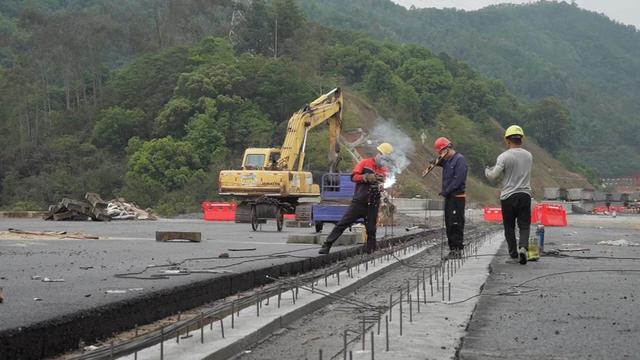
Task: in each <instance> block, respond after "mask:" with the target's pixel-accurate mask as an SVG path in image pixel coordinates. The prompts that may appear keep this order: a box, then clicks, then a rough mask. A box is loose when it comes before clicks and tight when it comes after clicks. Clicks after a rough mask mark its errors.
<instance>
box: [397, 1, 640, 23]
mask: <svg viewBox="0 0 640 360" xmlns="http://www.w3.org/2000/svg"><path fill="white" fill-rule="evenodd" d="M392 1H394V2H396V3H398V4H400V5H403V6H406V7H409V6H411V5H415V6H416V7H435V8H453V7H454V8H457V9H465V10H477V9H480V8H483V7H485V6H487V5H493V4H501V3H515V4H523V3H530V2H535V1H532V0H506V1H505V0H502V1H500V0H392ZM567 2H569V1H567ZM576 3H577V4H578V6H579V7H581V8H583V9H587V10H592V11H595V12H599V13H604V14H605V15H607V16H608V17H610V18H611V19H613V20H616V21H618V22H621V23H624V24H628V25H634V26H635V27H636V28H638V29H640V0H576Z"/></svg>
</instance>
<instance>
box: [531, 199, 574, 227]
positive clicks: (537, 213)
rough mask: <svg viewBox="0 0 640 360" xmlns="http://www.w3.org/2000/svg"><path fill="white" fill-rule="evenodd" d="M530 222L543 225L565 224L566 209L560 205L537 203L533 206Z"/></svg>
mask: <svg viewBox="0 0 640 360" xmlns="http://www.w3.org/2000/svg"><path fill="white" fill-rule="evenodd" d="M531 223H532V224H537V223H541V224H542V225H544V226H567V211H566V210H565V209H564V207H562V206H560V205H553V204H538V205H536V206H535V207H534V208H533V213H532V214H531Z"/></svg>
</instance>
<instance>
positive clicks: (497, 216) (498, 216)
mask: <svg viewBox="0 0 640 360" xmlns="http://www.w3.org/2000/svg"><path fill="white" fill-rule="evenodd" d="M484 221H488V222H502V209H501V208H490V207H486V208H484Z"/></svg>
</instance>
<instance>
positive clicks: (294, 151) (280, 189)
mask: <svg viewBox="0 0 640 360" xmlns="http://www.w3.org/2000/svg"><path fill="white" fill-rule="evenodd" d="M343 102H344V100H343V96H342V92H341V91H340V89H339V88H336V89H333V90H331V91H330V92H328V93H326V94H324V95H322V96H320V97H319V98H317V99H316V100H314V101H313V102H311V103H309V104H308V105H306V106H304V107H303V108H302V109H300V110H298V111H296V112H295V113H294V114H293V115H292V116H291V118H290V119H289V122H288V123H287V134H286V136H285V139H284V143H283V145H282V147H281V148H279V149H278V148H249V149H247V150H246V151H245V154H244V159H243V162H242V169H241V170H224V171H221V172H220V176H219V193H220V194H221V195H231V196H234V197H236V198H237V199H239V200H241V201H242V200H243V199H247V200H250V199H256V198H260V197H268V198H271V199H278V200H280V201H283V202H286V203H289V204H291V205H293V206H294V207H295V205H296V204H297V202H298V199H299V198H301V197H316V196H319V194H320V188H319V186H318V185H317V184H313V179H312V176H311V173H310V172H305V171H302V170H303V166H304V160H305V149H306V144H307V137H308V133H309V131H310V130H311V129H313V128H315V127H316V126H318V125H321V124H323V123H325V122H327V123H328V125H329V160H330V162H331V165H332V168H331V169H330V171H334V169H333V166H335V164H336V162H337V159H338V153H339V145H338V139H339V136H340V131H341V130H342V108H343Z"/></svg>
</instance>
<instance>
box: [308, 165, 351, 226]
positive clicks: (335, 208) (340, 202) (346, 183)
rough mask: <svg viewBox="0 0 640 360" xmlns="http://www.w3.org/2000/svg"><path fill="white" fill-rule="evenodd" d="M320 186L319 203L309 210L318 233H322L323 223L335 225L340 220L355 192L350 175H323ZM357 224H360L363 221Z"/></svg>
mask: <svg viewBox="0 0 640 360" xmlns="http://www.w3.org/2000/svg"><path fill="white" fill-rule="evenodd" d="M320 186H321V190H320V203H319V204H314V205H313V206H312V208H311V219H312V222H313V224H314V225H315V228H316V232H318V233H319V232H322V228H323V226H324V223H332V224H335V223H337V222H338V221H339V220H340V219H341V218H342V216H343V215H344V213H345V212H346V211H347V208H348V207H349V204H350V203H351V199H352V198H353V193H354V192H355V191H356V184H355V183H354V182H353V181H352V180H351V173H348V174H347V173H328V174H324V175H323V176H322V181H321V183H320ZM357 222H359V223H362V222H364V219H362V218H361V219H358V221H357Z"/></svg>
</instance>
